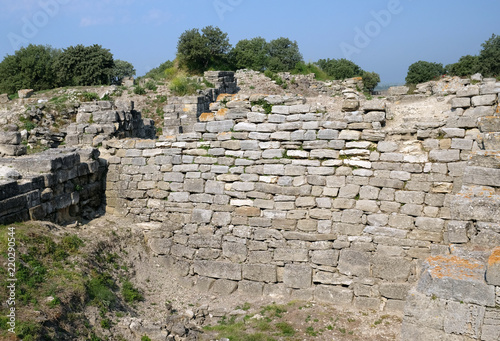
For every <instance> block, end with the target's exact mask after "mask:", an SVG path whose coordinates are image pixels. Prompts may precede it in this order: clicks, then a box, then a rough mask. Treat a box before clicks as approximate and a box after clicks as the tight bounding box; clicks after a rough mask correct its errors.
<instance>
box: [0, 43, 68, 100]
mask: <svg viewBox="0 0 500 341" xmlns="http://www.w3.org/2000/svg"><path fill="white" fill-rule="evenodd" d="M59 53H60V51H59V50H57V49H54V48H52V47H50V46H48V45H46V46H44V45H32V44H30V45H28V46H27V47H22V48H21V49H19V50H17V51H16V52H14V55H7V56H6V57H5V58H4V59H3V61H2V62H1V63H0V93H15V92H17V91H18V90H20V89H33V90H35V91H39V90H44V89H51V88H53V87H54V85H55V77H54V74H53V72H52V65H53V63H54V59H55V58H56V56H57V55H58V54H59Z"/></svg>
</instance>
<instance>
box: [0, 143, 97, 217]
mask: <svg viewBox="0 0 500 341" xmlns="http://www.w3.org/2000/svg"><path fill="white" fill-rule="evenodd" d="M98 156H99V152H98V151H97V150H95V149H79V150H76V149H51V150H47V151H45V152H43V153H39V154H36V155H31V156H24V157H19V158H12V159H8V158H3V159H0V166H1V168H2V169H9V170H10V171H9V172H5V173H4V174H3V175H5V177H3V178H0V224H10V223H13V222H18V221H26V220H30V219H31V220H51V221H55V222H65V221H68V220H76V219H78V218H79V217H83V218H91V217H93V216H95V215H96V214H97V213H98V212H99V210H102V205H103V204H104V195H103V193H104V185H105V175H106V163H105V162H104V160H102V159H101V160H99V159H98Z"/></svg>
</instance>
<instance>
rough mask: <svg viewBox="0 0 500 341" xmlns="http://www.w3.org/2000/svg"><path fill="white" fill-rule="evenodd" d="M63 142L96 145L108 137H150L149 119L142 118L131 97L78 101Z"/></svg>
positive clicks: (151, 132)
mask: <svg viewBox="0 0 500 341" xmlns="http://www.w3.org/2000/svg"><path fill="white" fill-rule="evenodd" d="M66 131H67V135H66V139H65V142H66V144H67V145H69V146H81V145H83V146H93V147H97V146H99V145H101V144H102V142H103V141H105V140H108V139H110V138H113V137H114V138H126V137H138V138H154V137H155V135H156V131H155V128H154V122H153V120H151V119H143V118H142V116H141V113H140V112H138V111H135V110H134V102H131V101H116V102H113V101H94V102H91V103H82V104H81V105H80V107H79V108H78V113H77V115H76V123H72V124H70V125H69V126H68V128H67V130H66Z"/></svg>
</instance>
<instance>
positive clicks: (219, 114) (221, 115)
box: [215, 108, 227, 118]
mask: <svg viewBox="0 0 500 341" xmlns="http://www.w3.org/2000/svg"><path fill="white" fill-rule="evenodd" d="M226 114H227V109H226V108H221V109H219V110H217V113H216V114H215V115H216V116H217V117H218V118H224V117H226Z"/></svg>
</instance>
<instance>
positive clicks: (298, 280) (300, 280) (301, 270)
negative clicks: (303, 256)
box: [283, 264, 312, 289]
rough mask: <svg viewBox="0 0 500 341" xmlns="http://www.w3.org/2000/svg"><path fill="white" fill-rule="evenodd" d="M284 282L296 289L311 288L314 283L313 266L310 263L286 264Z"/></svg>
mask: <svg viewBox="0 0 500 341" xmlns="http://www.w3.org/2000/svg"><path fill="white" fill-rule="evenodd" d="M283 283H284V284H285V285H286V286H287V287H290V288H295V289H305V288H309V287H310V286H311V285H312V268H311V267H310V266H309V265H296V264H286V265H285V269H284V271H283Z"/></svg>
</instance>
